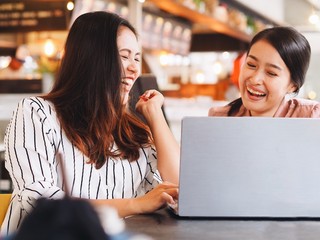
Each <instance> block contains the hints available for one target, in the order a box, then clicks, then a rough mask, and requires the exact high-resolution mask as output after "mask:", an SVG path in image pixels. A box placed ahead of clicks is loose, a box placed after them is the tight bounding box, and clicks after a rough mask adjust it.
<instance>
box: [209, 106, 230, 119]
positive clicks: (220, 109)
mask: <svg viewBox="0 0 320 240" xmlns="http://www.w3.org/2000/svg"><path fill="white" fill-rule="evenodd" d="M229 110H230V106H229V105H225V106H217V107H211V108H210V109H209V112H208V116H209V117H218V116H219V117H225V116H228V112H229Z"/></svg>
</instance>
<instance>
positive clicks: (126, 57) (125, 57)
mask: <svg viewBox="0 0 320 240" xmlns="http://www.w3.org/2000/svg"><path fill="white" fill-rule="evenodd" d="M121 57H122V58H124V59H128V58H129V57H128V56H124V55H121Z"/></svg>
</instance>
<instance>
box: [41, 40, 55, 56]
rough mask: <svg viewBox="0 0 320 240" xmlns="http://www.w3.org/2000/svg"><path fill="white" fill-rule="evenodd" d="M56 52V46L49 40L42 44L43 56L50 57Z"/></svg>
mask: <svg viewBox="0 0 320 240" xmlns="http://www.w3.org/2000/svg"><path fill="white" fill-rule="evenodd" d="M55 52H56V46H55V44H54V42H53V41H52V39H51V38H48V39H47V40H46V41H45V43H44V54H45V55H46V56H47V57H52V56H53V55H54V53H55Z"/></svg>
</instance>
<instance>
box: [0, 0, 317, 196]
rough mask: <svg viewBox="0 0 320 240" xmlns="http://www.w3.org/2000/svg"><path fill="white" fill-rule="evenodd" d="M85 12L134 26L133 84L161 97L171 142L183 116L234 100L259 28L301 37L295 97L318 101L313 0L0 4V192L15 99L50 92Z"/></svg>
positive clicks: (34, 0) (24, 0)
mask: <svg viewBox="0 0 320 240" xmlns="http://www.w3.org/2000/svg"><path fill="white" fill-rule="evenodd" d="M90 11H110V12H115V13H117V14H119V15H121V16H123V17H125V18H127V19H128V20H129V21H130V22H131V23H132V24H133V25H134V26H135V27H136V28H137V30H138V32H139V35H140V36H139V38H140V42H141V48H142V52H143V59H142V73H143V75H142V76H141V78H140V79H139V81H141V83H142V85H143V84H147V82H148V81H152V84H151V86H155V87H157V88H158V89H159V90H160V91H161V92H162V93H163V94H164V96H165V97H166V98H165V105H164V111H165V114H166V117H167V120H168V123H169V125H170V127H171V129H172V131H173V132H174V135H175V137H176V138H177V140H180V122H181V119H182V118H183V117H185V116H206V115H207V113H208V109H209V108H210V107H211V106H214V105H224V104H226V103H227V102H229V101H231V100H233V99H235V98H237V97H238V96H239V92H238V86H237V81H238V74H239V67H240V64H241V61H242V59H243V58H242V57H243V53H244V52H245V51H246V49H247V47H248V44H249V42H250V40H251V38H252V36H253V35H254V34H255V33H256V32H258V31H260V30H262V29H264V28H267V27H272V26H287V25H289V26H293V27H295V28H297V29H298V30H299V31H300V32H301V33H303V34H304V35H305V36H306V38H307V39H308V40H309V42H310V44H311V48H312V57H311V64H310V68H309V71H308V73H307V78H306V84H305V86H304V87H303V89H302V90H301V92H300V97H302V98H307V99H315V100H319V99H320V83H319V81H318V79H319V75H320V69H319V67H318V63H319V62H320V44H318V43H319V42H320V41H319V39H320V20H319V16H320V1H319V0H269V1H264V0H145V1H143V0H73V1H68V0H1V1H0V164H1V166H0V167H1V168H0V169H1V170H0V191H8V189H10V188H11V185H10V184H11V183H10V181H8V179H7V178H8V176H7V173H6V171H5V170H4V167H3V165H4V161H3V155H4V154H3V151H4V145H3V137H4V134H5V128H6V126H7V124H8V123H9V120H10V118H11V115H12V111H13V109H14V108H15V107H16V104H17V102H18V101H19V100H20V99H21V98H23V97H26V96H31V95H38V94H40V93H45V92H48V91H49V90H50V88H51V86H52V83H53V81H54V77H55V74H56V71H57V68H58V66H59V62H60V60H61V57H62V56H63V45H64V42H65V39H66V36H67V33H68V29H69V27H70V25H71V24H72V22H73V21H74V19H75V18H76V17H77V16H79V15H80V14H82V13H85V12H90ZM147 85H148V84H147ZM142 88H143V87H142Z"/></svg>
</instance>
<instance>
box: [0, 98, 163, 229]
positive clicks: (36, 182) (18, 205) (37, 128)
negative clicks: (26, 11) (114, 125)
mask: <svg viewBox="0 0 320 240" xmlns="http://www.w3.org/2000/svg"><path fill="white" fill-rule="evenodd" d="M5 147H6V153H5V159H6V162H5V164H6V168H7V170H8V171H9V173H10V176H11V178H12V180H13V184H14V192H13V195H12V196H13V198H12V201H11V203H10V206H9V209H8V212H7V214H6V218H5V220H4V223H3V225H2V227H1V234H8V233H10V232H12V231H14V230H16V229H17V227H18V226H19V224H20V223H21V221H22V220H23V218H24V217H25V216H26V215H27V214H28V212H30V211H31V210H32V209H33V206H34V201H35V200H36V199H37V198H39V197H46V198H52V199H57V198H61V197H63V196H64V194H65V193H64V191H63V186H64V184H67V186H68V189H70V191H71V195H72V196H74V197H80V198H87V199H109V198H132V197H137V196H141V195H144V194H145V193H146V192H148V191H150V190H151V189H153V188H154V187H155V186H156V185H157V182H156V181H155V180H154V179H153V173H154V172H155V171H156V169H157V157H156V156H157V153H156V150H155V149H154V148H151V147H150V148H141V149H140V158H139V159H138V160H137V161H135V162H129V161H128V160H118V159H112V158H110V159H109V160H108V161H107V162H106V164H105V166H103V167H102V168H100V169H98V170H97V169H96V168H94V166H92V165H91V164H88V163H87V160H88V159H87V157H86V156H84V155H83V154H82V153H81V152H80V151H79V150H78V149H77V148H76V147H75V146H74V145H73V144H72V143H71V142H70V141H69V140H68V138H67V137H66V136H65V134H64V132H63V130H62V129H61V128H60V124H59V122H58V120H57V117H56V113H55V109H54V106H53V105H52V103H50V102H49V101H45V100H44V99H42V98H40V97H31V98H26V99H23V100H22V101H21V102H20V103H19V104H18V106H17V109H16V111H15V112H14V115H13V117H12V119H11V122H10V124H9V126H8V128H7V131H6V136H5ZM114 148H116V146H114ZM57 152H59V153H60V154H61V156H62V159H63V161H64V163H63V165H64V167H65V172H66V175H67V176H66V179H62V174H61V171H60V169H59V167H60V166H58V162H57V161H56V159H55V156H56V153H57Z"/></svg>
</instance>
